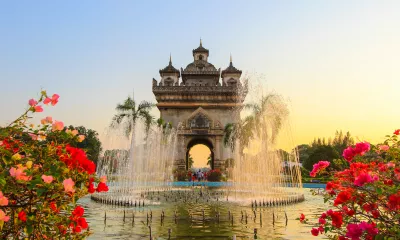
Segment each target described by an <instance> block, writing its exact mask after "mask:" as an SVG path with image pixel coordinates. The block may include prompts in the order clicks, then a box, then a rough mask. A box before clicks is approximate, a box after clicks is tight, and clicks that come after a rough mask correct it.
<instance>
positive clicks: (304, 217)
mask: <svg viewBox="0 0 400 240" xmlns="http://www.w3.org/2000/svg"><path fill="white" fill-rule="evenodd" d="M304 219H306V216H304V214H302V213H301V214H300V222H303V221H304Z"/></svg>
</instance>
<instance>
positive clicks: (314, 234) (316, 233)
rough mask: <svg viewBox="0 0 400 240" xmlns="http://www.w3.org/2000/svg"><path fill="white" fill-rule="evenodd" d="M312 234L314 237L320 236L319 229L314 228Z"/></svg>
mask: <svg viewBox="0 0 400 240" xmlns="http://www.w3.org/2000/svg"><path fill="white" fill-rule="evenodd" d="M311 234H312V235H313V236H318V234H319V230H318V228H313V229H311Z"/></svg>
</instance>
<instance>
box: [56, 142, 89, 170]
mask: <svg viewBox="0 0 400 240" xmlns="http://www.w3.org/2000/svg"><path fill="white" fill-rule="evenodd" d="M66 150H67V153H68V154H61V156H60V159H61V161H63V162H64V163H65V164H67V166H68V167H69V168H70V169H78V170H80V171H82V172H83V171H86V172H87V173H88V174H93V173H94V172H95V171H96V165H95V164H94V163H93V162H92V161H90V160H89V159H88V158H87V156H86V153H85V152H84V151H83V150H82V149H79V148H74V147H71V146H67V147H66Z"/></svg>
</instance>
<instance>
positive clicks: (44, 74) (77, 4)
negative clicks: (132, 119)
mask: <svg viewBox="0 0 400 240" xmlns="http://www.w3.org/2000/svg"><path fill="white" fill-rule="evenodd" d="M399 9H400V1H367V0H363V1H361V0H354V1H297V0H296V1H264V0H262V1H261V0H260V1H232V0H226V1H225V0H224V1H222V0H221V1H205V0H204V1H140V2H139V1H64V2H61V1H7V2H2V3H1V5H0V36H1V37H0V83H1V88H0V89H1V94H0V102H1V105H0V112H1V114H0V125H5V124H6V123H8V122H10V121H11V120H13V119H15V118H16V117H17V116H18V115H19V114H20V113H21V112H22V111H23V110H24V109H25V108H26V107H27V102H28V100H29V99H30V98H32V97H37V96H38V94H39V92H40V90H41V89H42V88H43V89H46V90H47V91H48V92H49V93H58V94H59V95H60V102H59V105H58V106H57V107H56V108H53V109H45V112H44V113H43V114H38V115H39V116H38V118H40V117H42V116H47V115H51V116H53V118H54V119H57V120H58V119H59V120H63V121H64V122H65V123H66V124H67V125H70V124H71V125H75V126H77V125H83V126H86V127H87V128H92V129H94V130H97V131H98V132H99V133H100V135H103V133H104V131H105V129H106V128H107V126H108V125H109V123H110V120H111V118H112V116H113V114H114V113H115V111H114V108H115V106H116V104H117V103H119V102H122V101H123V100H124V99H125V98H126V97H127V96H128V95H129V94H132V92H133V91H134V92H135V99H136V100H139V101H140V100H149V101H155V98H154V96H153V94H152V91H151V84H152V78H156V79H159V73H158V70H159V69H161V68H163V67H165V66H166V65H167V64H168V60H169V55H170V53H171V54H172V61H173V65H174V66H175V67H176V68H181V67H183V68H184V67H185V66H186V65H187V64H189V63H190V62H192V52H191V51H192V49H194V48H196V47H197V46H198V45H199V39H200V38H202V39H203V46H204V47H206V48H208V49H209V50H210V58H209V61H210V62H211V63H213V64H214V65H215V66H216V67H217V68H219V67H220V68H222V69H223V68H226V67H227V66H228V64H229V55H230V53H232V56H233V64H234V65H235V66H236V67H237V68H239V69H241V70H243V72H247V73H249V75H250V76H260V75H261V76H262V77H261V78H262V80H263V81H264V83H265V86H266V91H271V92H274V93H278V94H281V95H282V96H283V97H284V98H285V99H287V101H288V105H289V108H290V110H291V118H290V122H291V128H292V130H291V135H292V138H293V140H292V141H283V142H282V143H281V146H282V148H284V149H290V148H291V147H293V146H295V145H297V144H301V143H310V142H311V141H312V140H313V139H314V137H331V136H333V135H334V133H335V131H336V130H343V131H350V132H351V134H352V135H353V136H355V137H357V139H359V140H367V141H371V142H372V143H377V142H378V141H381V140H383V137H384V136H385V135H386V134H391V133H392V132H393V130H394V129H396V128H400V110H399V107H398V105H399V100H398V99H399V91H400V44H399V43H400V14H399ZM257 78H258V77H257ZM258 79H259V78H258ZM250 80H251V78H250ZM153 113H154V115H156V116H157V117H158V116H159V112H158V111H156V110H154V112H153Z"/></svg>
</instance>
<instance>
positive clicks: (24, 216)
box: [18, 210, 26, 222]
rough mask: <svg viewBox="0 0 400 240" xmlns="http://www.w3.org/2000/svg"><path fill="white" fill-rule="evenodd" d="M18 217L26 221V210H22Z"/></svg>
mask: <svg viewBox="0 0 400 240" xmlns="http://www.w3.org/2000/svg"><path fill="white" fill-rule="evenodd" d="M18 219H19V220H21V221H23V222H26V213H25V212H24V210H21V212H19V213H18Z"/></svg>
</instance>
